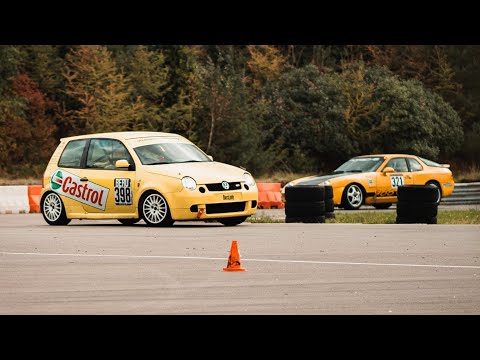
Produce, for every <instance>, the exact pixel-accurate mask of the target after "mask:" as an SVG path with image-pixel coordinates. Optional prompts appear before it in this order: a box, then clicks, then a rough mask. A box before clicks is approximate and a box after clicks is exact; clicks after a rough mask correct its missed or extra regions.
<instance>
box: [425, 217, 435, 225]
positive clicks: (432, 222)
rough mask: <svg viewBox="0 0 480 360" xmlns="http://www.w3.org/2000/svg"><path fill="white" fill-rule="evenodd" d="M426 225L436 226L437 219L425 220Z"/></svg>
mask: <svg viewBox="0 0 480 360" xmlns="http://www.w3.org/2000/svg"><path fill="white" fill-rule="evenodd" d="M426 222H427V224H436V223H437V217H436V216H432V217H431V218H427V219H426Z"/></svg>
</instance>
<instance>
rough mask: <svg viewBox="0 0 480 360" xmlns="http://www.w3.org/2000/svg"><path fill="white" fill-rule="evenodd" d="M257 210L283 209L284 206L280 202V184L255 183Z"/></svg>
mask: <svg viewBox="0 0 480 360" xmlns="http://www.w3.org/2000/svg"><path fill="white" fill-rule="evenodd" d="M257 187H258V205H257V208H259V209H273V208H276V209H283V208H285V204H284V203H283V201H282V193H281V184H280V183H257Z"/></svg>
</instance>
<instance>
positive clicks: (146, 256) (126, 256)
mask: <svg viewBox="0 0 480 360" xmlns="http://www.w3.org/2000/svg"><path fill="white" fill-rule="evenodd" d="M0 255H37V256H75V257H117V258H126V259H187V260H188V259H192V260H225V261H226V260H227V259H228V258H225V257H223V258H215V257H200V256H168V255H108V254H91V255H88V254H87V255H85V254H54V253H16V252H15V253H14V252H3V251H0ZM242 261H256V262H277V263H298V264H329V265H366V266H403V267H430V268H457V269H480V266H475V265H433V264H387V263H368V262H347V261H315V260H280V259H278V260H272V259H243V260H242Z"/></svg>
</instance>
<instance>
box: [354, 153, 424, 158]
mask: <svg viewBox="0 0 480 360" xmlns="http://www.w3.org/2000/svg"><path fill="white" fill-rule="evenodd" d="M394 156H406V157H417V155H409V154H371V155H360V156H355V157H357V158H362V157H394Z"/></svg>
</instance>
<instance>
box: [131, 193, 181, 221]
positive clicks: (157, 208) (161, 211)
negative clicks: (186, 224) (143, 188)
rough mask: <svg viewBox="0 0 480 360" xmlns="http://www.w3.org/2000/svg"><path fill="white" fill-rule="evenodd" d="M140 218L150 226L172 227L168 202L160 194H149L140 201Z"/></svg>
mask: <svg viewBox="0 0 480 360" xmlns="http://www.w3.org/2000/svg"><path fill="white" fill-rule="evenodd" d="M139 211H140V216H141V217H142V219H143V221H145V223H146V224H147V225H148V226H172V225H173V223H174V222H175V220H172V217H171V215H170V208H169V207H168V204H167V200H165V198H164V197H163V196H162V195H160V194H159V193H158V192H154V191H152V192H149V193H146V194H145V195H144V196H142V200H141V201H140V209H139Z"/></svg>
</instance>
